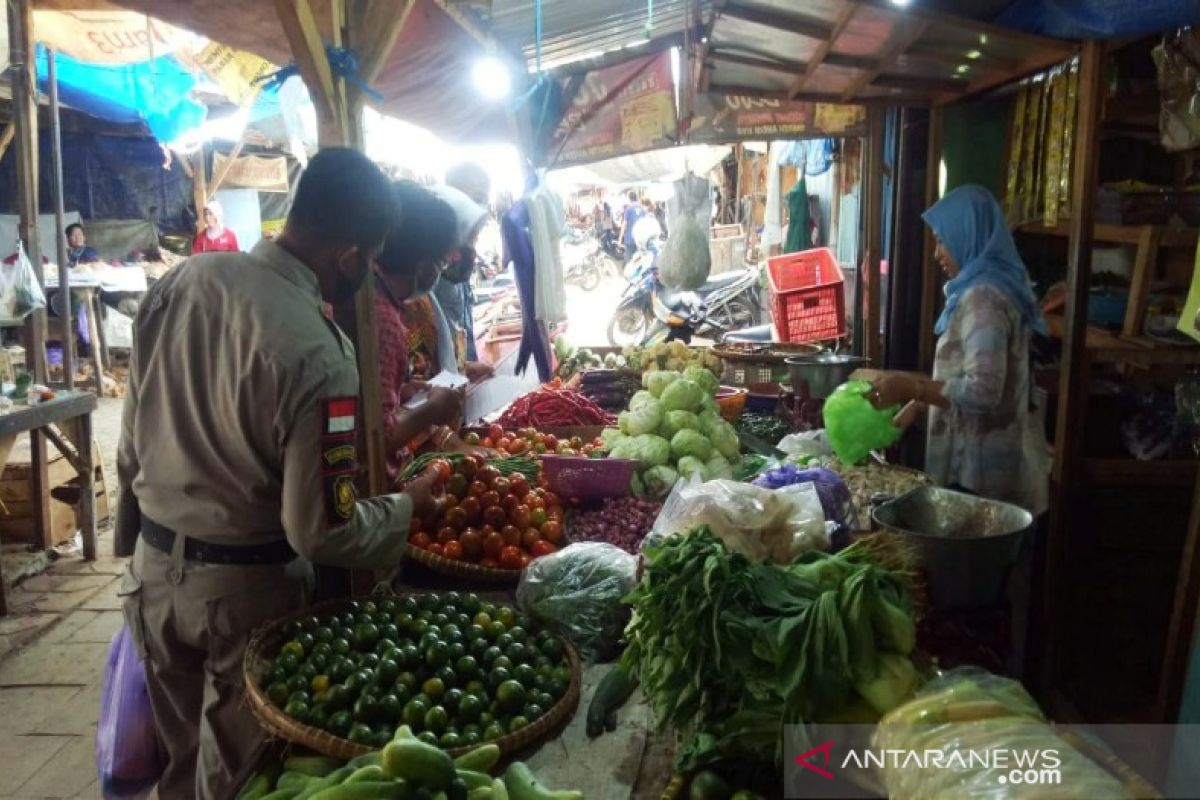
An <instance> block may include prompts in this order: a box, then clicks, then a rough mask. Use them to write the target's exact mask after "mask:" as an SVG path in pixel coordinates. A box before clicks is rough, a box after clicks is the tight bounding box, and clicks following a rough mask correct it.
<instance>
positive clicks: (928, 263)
mask: <svg viewBox="0 0 1200 800" xmlns="http://www.w3.org/2000/svg"><path fill="white" fill-rule="evenodd" d="M941 163H942V110H941V109H940V108H931V109H929V144H928V147H927V149H926V151H925V207H926V208H929V207H930V206H931V205H933V204H934V203H936V202H937V201H938V182H939V178H940V173H941ZM923 227H924V232H925V257H924V259H923V260H922V269H921V322H920V328H919V330H918V332H917V335H918V336H919V337H920V348H919V359H920V360H919V362H918V363H919V364H920V370H921V372H923V373H925V374H926V375H928V374H930V373H932V372H933V353H934V336H933V324H934V312H935V311H936V310H937V292H938V289H939V288H941V285H942V281H941V269H940V268H939V267H938V263H937V261H936V260H934V257H933V251H934V250H935V249H936V247H937V240H936V239H934V238H933V231H932V230H930V229H929V226H928V225H925V226H923Z"/></svg>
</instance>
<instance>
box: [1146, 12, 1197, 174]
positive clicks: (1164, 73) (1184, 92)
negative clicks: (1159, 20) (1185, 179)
mask: <svg viewBox="0 0 1200 800" xmlns="http://www.w3.org/2000/svg"><path fill="white" fill-rule="evenodd" d="M1151 55H1152V56H1153V58H1154V64H1155V66H1156V67H1158V91H1159V94H1160V95H1161V96H1162V106H1161V109H1160V110H1159V117H1158V127H1159V133H1160V135H1161V137H1162V146H1163V147H1164V148H1166V149H1167V150H1170V151H1174V152H1178V151H1182V150H1190V149H1192V148H1193V147H1196V146H1197V145H1200V31H1197V30H1195V29H1191V28H1185V29H1183V30H1179V31H1176V32H1175V33H1173V34H1169V35H1167V36H1164V37H1163V40H1162V43H1160V44H1159V45H1158V46H1157V47H1155V48H1154V50H1153V51H1152V52H1151Z"/></svg>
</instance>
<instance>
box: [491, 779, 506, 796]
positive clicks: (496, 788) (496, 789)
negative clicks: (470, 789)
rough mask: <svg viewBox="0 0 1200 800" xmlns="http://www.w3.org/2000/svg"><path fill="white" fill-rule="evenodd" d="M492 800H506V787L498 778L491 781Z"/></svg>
mask: <svg viewBox="0 0 1200 800" xmlns="http://www.w3.org/2000/svg"><path fill="white" fill-rule="evenodd" d="M492 800H508V787H507V786H505V785H504V781H502V780H500V779H499V778H495V779H493V780H492Z"/></svg>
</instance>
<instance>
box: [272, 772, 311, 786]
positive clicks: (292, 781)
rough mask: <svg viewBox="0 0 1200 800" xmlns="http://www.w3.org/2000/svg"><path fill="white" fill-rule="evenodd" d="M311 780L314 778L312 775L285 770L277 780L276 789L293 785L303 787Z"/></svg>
mask: <svg viewBox="0 0 1200 800" xmlns="http://www.w3.org/2000/svg"><path fill="white" fill-rule="evenodd" d="M311 780H313V777H312V776H311V775H305V774H303V773H300V772H284V773H283V774H282V775H280V776H279V780H277V781H275V790H276V791H278V790H280V789H291V788H292V787H293V786H294V787H296V788H298V789H303V788H304V787H305V786H307V785H308V782H309V781H311Z"/></svg>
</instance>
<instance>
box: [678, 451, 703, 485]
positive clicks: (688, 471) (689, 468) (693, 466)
mask: <svg viewBox="0 0 1200 800" xmlns="http://www.w3.org/2000/svg"><path fill="white" fill-rule="evenodd" d="M675 469H676V470H678V472H679V475H680V477H683V478H691V477H692V476H693V475H699V476H700V479H701V480H708V470H707V468H706V467H705V466H704V462H703V461H701V460H700V459H698V458H696V457H695V456H684V457H683V458H681V459H679V463H678V464H676V465H675Z"/></svg>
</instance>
